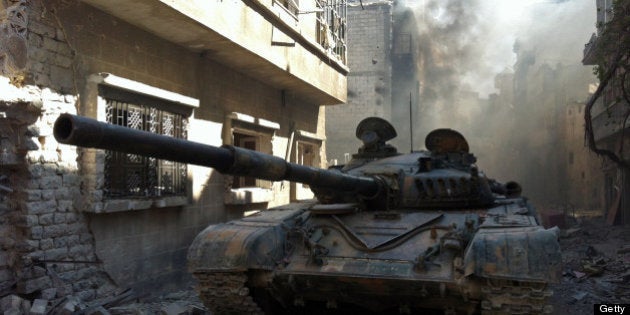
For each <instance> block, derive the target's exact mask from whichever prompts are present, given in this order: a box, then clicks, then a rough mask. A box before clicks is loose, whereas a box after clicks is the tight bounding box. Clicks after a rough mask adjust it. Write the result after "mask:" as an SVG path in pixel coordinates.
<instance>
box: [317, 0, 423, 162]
mask: <svg viewBox="0 0 630 315" xmlns="http://www.w3.org/2000/svg"><path fill="white" fill-rule="evenodd" d="M347 10H348V13H347V16H348V17H347V20H348V66H349V67H350V69H351V71H350V73H349V74H348V103H347V105H346V106H335V107H327V108H326V122H327V123H326V135H327V137H328V142H327V156H328V159H329V164H343V163H346V162H347V161H348V160H349V159H350V158H351V157H352V154H353V153H355V152H356V149H357V148H358V147H359V146H360V145H361V142H360V141H359V140H358V139H356V138H355V130H354V128H355V127H356V125H357V124H358V123H359V122H360V121H361V120H362V119H363V118H366V117H370V116H376V117H381V118H384V119H386V120H388V121H390V122H391V123H392V124H393V126H394V127H395V128H396V130H397V131H398V136H397V138H396V139H394V140H392V144H394V146H396V147H398V149H399V150H401V151H407V150H408V149H409V148H410V146H411V144H410V142H411V139H410V137H411V135H410V133H409V129H410V123H411V120H410V117H409V110H410V103H412V104H413V105H414V108H416V107H417V105H418V97H419V88H420V80H419V79H418V77H417V76H418V74H419V73H420V71H418V69H417V65H418V64H419V62H418V60H417V58H418V49H419V47H418V40H417V36H418V25H417V23H416V19H415V16H414V14H413V13H412V11H411V10H410V9H409V8H406V7H405V6H404V3H402V2H393V1H350V2H348V9H347ZM419 114H420V113H419V112H418V111H417V110H414V112H413V115H419ZM414 118H416V116H414ZM414 142H415V143H420V141H414ZM415 149H418V146H416V147H415Z"/></svg>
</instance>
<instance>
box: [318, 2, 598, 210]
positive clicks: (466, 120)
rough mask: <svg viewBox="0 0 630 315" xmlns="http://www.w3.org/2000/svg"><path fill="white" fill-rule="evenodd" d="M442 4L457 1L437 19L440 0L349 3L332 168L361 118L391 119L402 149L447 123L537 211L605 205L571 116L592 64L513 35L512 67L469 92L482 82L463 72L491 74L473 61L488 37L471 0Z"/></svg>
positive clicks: (330, 117) (330, 122) (594, 164)
mask: <svg viewBox="0 0 630 315" xmlns="http://www.w3.org/2000/svg"><path fill="white" fill-rule="evenodd" d="M448 3H450V4H451V5H452V6H453V7H449V8H443V10H444V11H448V10H452V11H453V12H449V13H450V14H451V15H449V14H446V13H445V14H444V15H445V16H449V17H450V19H447V21H448V22H443V23H440V22H435V21H433V22H432V21H431V18H430V12H429V11H430V10H431V8H433V9H436V8H442V7H441V5H442V4H441V2H440V1H427V2H423V4H419V3H418V2H414V1H361V2H358V1H357V2H349V5H348V34H349V35H348V37H349V38H348V56H349V58H348V60H349V66H350V69H351V70H350V73H349V74H348V104H347V106H337V107H330V108H327V109H326V122H327V124H326V126H327V127H326V128H327V130H326V135H327V138H328V142H327V153H328V154H327V156H328V158H329V162H330V164H334V163H338V164H343V163H345V162H347V161H348V160H349V158H350V157H351V156H352V154H353V153H354V151H353V150H356V149H355V148H357V147H359V145H360V142H359V141H358V140H357V139H355V138H354V129H352V128H353V126H355V125H356V122H355V121H359V120H360V119H362V118H364V117H367V116H379V117H383V118H385V119H387V120H390V121H391V122H392V124H393V125H394V127H395V128H396V130H397V131H398V137H397V138H396V139H395V140H393V141H392V144H394V146H396V147H397V148H398V150H399V151H400V152H407V151H408V150H410V149H412V148H413V149H414V150H418V149H422V148H423V145H424V144H423V143H422V141H423V139H424V138H423V137H424V135H426V134H427V133H428V132H429V131H430V130H432V129H434V128H443V127H447V128H453V129H456V130H458V131H460V132H462V133H463V134H464V135H465V136H466V137H467V139H469V141H470V143H471V150H472V151H473V152H474V153H475V155H477V156H478V161H479V162H478V164H479V166H480V167H481V168H483V169H485V170H486V171H487V173H488V175H489V176H491V177H494V178H496V179H498V180H502V181H507V180H516V181H518V182H519V183H521V184H522V186H523V190H524V192H525V193H526V195H527V196H528V197H530V198H531V199H532V200H533V201H534V203H535V204H536V205H537V206H538V207H540V208H544V209H546V210H549V211H550V212H561V213H564V212H566V211H568V210H575V209H581V210H595V209H601V208H602V207H603V205H602V198H601V196H602V194H603V191H602V190H601V189H599V188H597V185H596V183H600V182H602V180H603V179H602V178H601V176H599V175H598V172H599V170H600V166H601V165H600V160H599V159H598V158H597V157H595V156H593V155H592V154H588V152H587V150H585V149H584V141H583V137H581V136H580V130H583V122H580V121H579V117H578V116H576V113H577V114H579V113H582V112H583V111H581V110H580V108H579V105H577V104H582V106H583V105H584V104H585V102H586V100H587V99H588V97H589V95H590V94H589V92H592V91H590V90H589V87H590V86H592V84H593V83H594V82H595V78H594V76H593V75H592V73H591V69H588V68H586V67H583V66H582V65H581V64H579V63H577V62H575V61H574V60H573V59H570V58H565V59H566V60H565V59H558V58H556V56H549V55H545V53H546V52H547V51H546V50H545V49H543V48H541V47H545V45H546V42H545V39H544V38H533V39H528V40H522V41H521V40H516V41H515V42H514V43H513V53H514V56H515V63H514V64H513V65H511V66H510V67H507V68H506V69H505V70H503V71H501V72H500V73H498V74H496V75H495V76H494V82H493V83H494V90H495V91H496V92H495V93H491V94H489V95H488V96H487V97H483V96H481V95H480V93H479V92H476V91H475V90H476V89H477V88H479V87H480V86H481V85H482V82H474V83H477V84H478V85H479V86H474V85H470V82H465V80H464V77H465V75H466V74H468V73H470V72H474V71H475V70H477V71H479V72H483V71H488V67H489V66H490V63H491V60H484V61H483V62H482V61H480V60H479V58H482V57H484V55H483V54H481V53H480V51H485V50H483V49H481V48H480V47H479V46H488V45H490V46H491V45H492V43H490V42H488V40H489V38H485V37H484V36H485V35H484V33H474V32H473V31H471V30H472V29H477V26H478V24H479V23H482V22H480V21H479V17H478V16H477V13H475V12H474V10H473V8H474V5H473V4H469V5H468V6H467V5H466V4H465V3H460V2H453V3H451V2H448ZM444 5H445V4H444ZM554 5H558V4H549V6H550V7H548V9H550V8H551V7H553V6H554ZM436 10H437V9H436ZM541 10H542V12H541V14H551V13H550V12H552V11H553V10H546V11H545V10H543V9H542V8H541ZM485 22H487V21H485ZM432 23H433V24H432ZM367 34H369V36H367ZM475 36H477V37H475ZM483 48H484V49H485V48H486V47H483ZM489 49H491V48H489ZM576 54H577V52H576ZM565 55H568V53H566V54H565ZM576 119H577V120H576ZM411 129H413V130H411ZM512 131H516V132H512ZM349 143H353V145H348V144H349ZM591 185H594V186H595V187H593V186H591ZM578 197H579V198H578Z"/></svg>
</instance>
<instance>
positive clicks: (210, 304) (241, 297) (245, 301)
mask: <svg viewBox="0 0 630 315" xmlns="http://www.w3.org/2000/svg"><path fill="white" fill-rule="evenodd" d="M195 277H196V278H197V280H198V285H197V292H198V294H199V298H200V299H201V300H202V302H203V304H204V305H205V306H206V307H207V308H208V309H209V310H211V311H212V313H213V314H218V315H221V314H234V315H237V314H251V315H263V314H265V313H264V312H263V310H262V309H261V308H260V307H259V306H258V304H256V302H255V301H254V299H253V298H252V296H251V295H250V291H249V288H248V287H247V286H246V285H245V284H246V282H247V274H246V273H245V272H210V271H209V272H195Z"/></svg>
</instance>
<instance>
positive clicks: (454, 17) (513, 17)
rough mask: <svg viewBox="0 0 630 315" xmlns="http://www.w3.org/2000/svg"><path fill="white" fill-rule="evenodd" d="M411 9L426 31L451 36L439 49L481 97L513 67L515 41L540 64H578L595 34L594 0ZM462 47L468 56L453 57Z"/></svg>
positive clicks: (460, 0)
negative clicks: (531, 51)
mask: <svg viewBox="0 0 630 315" xmlns="http://www.w3.org/2000/svg"><path fill="white" fill-rule="evenodd" d="M408 6H410V7H414V8H416V10H414V11H415V12H416V14H417V17H418V19H420V20H423V21H424V23H420V24H421V25H426V26H427V29H425V30H424V31H426V32H429V33H435V32H439V33H440V34H442V35H441V36H444V37H447V38H448V39H447V40H445V41H443V43H444V47H441V48H439V49H443V50H444V55H447V56H449V53H450V58H451V59H452V60H451V61H450V62H454V63H456V64H457V65H458V68H459V69H461V70H460V71H461V73H460V77H461V78H462V82H461V83H462V86H471V89H472V90H475V91H478V92H480V93H481V96H485V95H487V94H488V93H492V92H494V91H495V90H494V87H493V86H494V81H493V80H494V75H495V74H497V73H499V72H501V71H503V70H505V69H506V68H507V69H511V67H512V66H513V65H514V63H515V61H516V54H515V53H514V51H513V47H514V43H515V41H516V40H517V39H518V40H519V42H521V47H523V48H524V49H528V50H531V49H533V50H535V51H536V56H537V58H538V59H537V61H538V62H543V61H546V62H548V63H550V64H556V63H559V62H561V63H563V64H579V63H580V62H581V59H582V51H583V48H584V44H586V43H587V42H588V40H589V38H590V36H591V34H592V33H593V32H594V31H595V18H596V8H595V0H565V1H561V0H555V1H554V0H409V1H408ZM436 34H437V33H436ZM444 34H447V35H444ZM458 49H459V50H461V51H462V52H464V51H465V53H460V52H458V53H453V52H454V51H455V50H458ZM458 58H459V60H458Z"/></svg>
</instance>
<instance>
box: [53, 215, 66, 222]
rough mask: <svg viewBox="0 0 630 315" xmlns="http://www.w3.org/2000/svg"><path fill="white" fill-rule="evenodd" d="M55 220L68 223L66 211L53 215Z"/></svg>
mask: <svg viewBox="0 0 630 315" xmlns="http://www.w3.org/2000/svg"><path fill="white" fill-rule="evenodd" d="M53 222H54V223H55V224H62V223H66V214H65V213H55V214H54V217H53Z"/></svg>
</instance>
